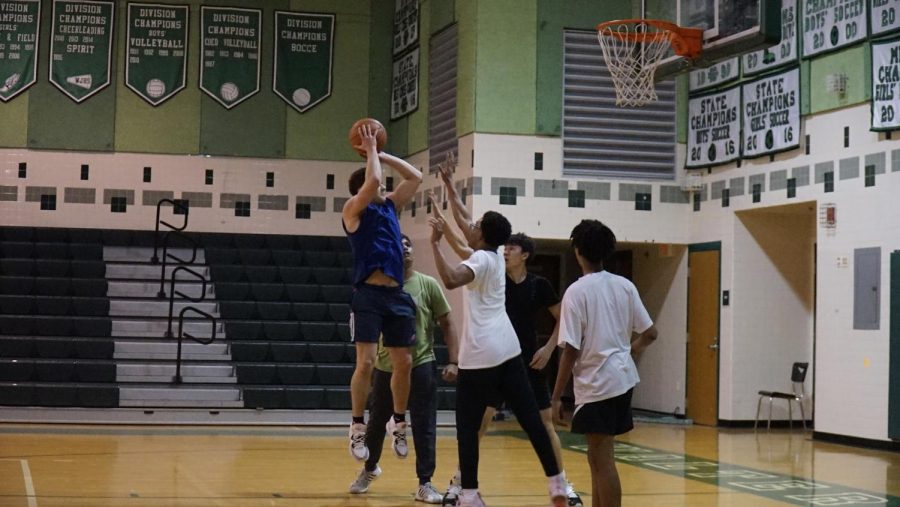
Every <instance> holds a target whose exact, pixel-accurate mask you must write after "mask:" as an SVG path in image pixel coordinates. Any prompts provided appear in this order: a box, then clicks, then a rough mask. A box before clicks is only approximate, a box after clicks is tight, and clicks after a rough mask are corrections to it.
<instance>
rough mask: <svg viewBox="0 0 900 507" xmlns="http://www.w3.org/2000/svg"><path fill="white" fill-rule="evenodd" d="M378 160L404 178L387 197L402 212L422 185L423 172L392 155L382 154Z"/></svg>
mask: <svg viewBox="0 0 900 507" xmlns="http://www.w3.org/2000/svg"><path fill="white" fill-rule="evenodd" d="M378 158H380V159H381V161H382V162H384V163H385V164H387V165H388V166H390V167H391V168H392V169H393V170H395V171H397V172H398V173H400V176H402V177H403V181H401V182H400V184H399V185H397V188H395V189H394V191H393V192H391V193H390V194H388V195H387V197H388V198H389V199H390V200H392V201H394V207H395V208H396V209H397V210H401V209H403V207H404V206H406V205H407V204H408V203H409V201H410V200H412V198H413V196H414V195H415V194H416V190H417V189H418V188H419V185H420V184H422V171H420V170H418V169H416V168H415V167H413V166H412V164H410V163H409V162H407V161H405V160H403V159H402V158H399V157H395V156H393V155H391V154H390V153H384V152H381V153H379V154H378Z"/></svg>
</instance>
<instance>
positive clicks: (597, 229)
mask: <svg viewBox="0 0 900 507" xmlns="http://www.w3.org/2000/svg"><path fill="white" fill-rule="evenodd" d="M569 238H570V239H571V240H572V247H573V248H576V249H578V253H579V254H581V256H582V257H584V258H585V259H586V260H587V261H588V262H590V263H591V264H594V265H599V264H601V263H603V261H605V260H606V259H607V258H608V257H609V256H610V255H612V253H613V252H615V251H616V235H615V234H613V231H612V230H610V228H609V227H607V226H605V225H603V222H601V221H599V220H582V221H581V223H580V224H578V225H576V226H575V228H574V229H572V235H571V236H569Z"/></svg>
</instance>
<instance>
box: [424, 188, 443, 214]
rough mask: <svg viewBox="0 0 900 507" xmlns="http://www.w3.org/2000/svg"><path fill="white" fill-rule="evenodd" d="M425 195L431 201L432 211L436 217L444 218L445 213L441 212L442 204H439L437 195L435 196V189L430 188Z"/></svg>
mask: <svg viewBox="0 0 900 507" xmlns="http://www.w3.org/2000/svg"><path fill="white" fill-rule="evenodd" d="M425 197H427V198H428V202H430V203H431V213H432V214H433V215H434V217H435V218H439V219H441V220H444V214H443V213H441V208H440V206H438V202H437V197H435V195H434V191H433V190H429V191H427V192H425Z"/></svg>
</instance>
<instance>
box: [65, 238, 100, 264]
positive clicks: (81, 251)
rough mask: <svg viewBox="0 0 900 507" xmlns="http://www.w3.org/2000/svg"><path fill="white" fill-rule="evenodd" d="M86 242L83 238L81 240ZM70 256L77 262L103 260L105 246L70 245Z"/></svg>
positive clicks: (96, 244)
mask: <svg viewBox="0 0 900 507" xmlns="http://www.w3.org/2000/svg"><path fill="white" fill-rule="evenodd" d="M79 239H80V240H81V241H85V240H84V239H83V238H79ZM69 254H70V255H71V256H72V259H75V260H85V261H86V260H91V259H93V260H102V259H103V245H101V244H99V243H69Z"/></svg>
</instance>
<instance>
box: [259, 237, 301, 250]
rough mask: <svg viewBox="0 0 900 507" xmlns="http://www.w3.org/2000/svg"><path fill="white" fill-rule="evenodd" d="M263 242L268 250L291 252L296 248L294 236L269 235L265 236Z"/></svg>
mask: <svg viewBox="0 0 900 507" xmlns="http://www.w3.org/2000/svg"><path fill="white" fill-rule="evenodd" d="M265 242H266V246H267V247H268V248H269V249H270V250H293V249H295V248H297V237H296V236H283V235H275V234H270V235H267V236H266V238H265Z"/></svg>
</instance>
